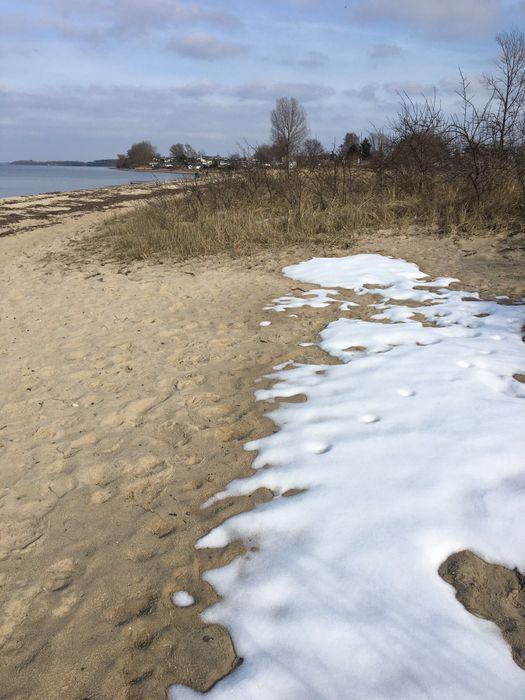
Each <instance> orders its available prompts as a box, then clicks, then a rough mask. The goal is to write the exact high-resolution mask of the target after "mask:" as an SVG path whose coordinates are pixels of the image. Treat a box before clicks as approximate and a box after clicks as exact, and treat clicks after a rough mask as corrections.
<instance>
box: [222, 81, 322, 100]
mask: <svg viewBox="0 0 525 700" xmlns="http://www.w3.org/2000/svg"><path fill="white" fill-rule="evenodd" d="M233 94H234V95H235V96H236V97H238V98H239V99H241V100H261V101H265V102H266V101H270V100H275V99H276V98H277V97H282V96H283V95H286V96H289V97H295V98H297V99H298V100H300V101H302V102H311V101H315V100H320V99H323V98H325V97H330V96H331V95H334V94H335V90H333V89H332V88H330V87H327V86H326V85H319V84H318V83H281V82H272V81H265V80H259V81H253V82H251V83H245V84H244V85H239V86H238V87H237V88H235V89H234V90H233Z"/></svg>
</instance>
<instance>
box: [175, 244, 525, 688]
mask: <svg viewBox="0 0 525 700" xmlns="http://www.w3.org/2000/svg"><path fill="white" fill-rule="evenodd" d="M285 272H286V274H288V276H290V277H292V278H294V279H298V280H302V281H304V282H310V283H313V284H321V285H327V286H329V287H334V286H337V287H340V288H347V289H353V290H354V291H357V292H358V293H359V294H362V295H363V296H366V295H368V294H374V295H380V296H381V297H382V299H383V300H382V302H381V303H380V304H379V305H377V306H378V311H379V312H380V313H378V315H377V318H376V319H375V320H374V321H372V322H370V321H363V320H361V319H353V320H349V319H339V320H337V321H335V322H333V323H331V324H329V325H328V326H327V328H326V329H325V330H324V331H323V332H322V333H321V342H320V347H321V348H322V349H323V350H325V351H326V352H327V353H329V354H330V355H332V356H334V357H337V358H338V359H339V360H340V361H341V363H342V364H339V365H308V364H304V365H303V364H298V363H293V362H289V363H283V364H281V365H280V366H279V367H278V368H276V372H275V373H274V374H273V375H270V378H271V379H273V380H274V381H275V383H274V385H273V386H272V388H271V389H264V390H259V391H258V392H257V393H256V397H257V399H259V400H265V401H268V400H273V401H275V400H277V399H281V398H286V397H290V396H293V395H296V394H304V395H305V396H306V397H307V401H306V402H304V403H293V404H292V403H287V404H284V403H283V404H281V405H280V406H279V407H278V408H277V409H276V410H274V411H273V412H272V413H271V414H270V416H271V418H272V419H273V421H274V422H275V423H276V425H277V426H278V427H279V430H278V432H276V433H274V434H272V435H269V436H267V437H264V438H262V439H259V440H254V441H252V442H250V443H248V444H247V445H246V449H248V450H257V452H258V454H257V456H256V458H255V460H254V467H255V469H256V470H257V471H256V473H255V474H254V475H253V476H252V477H250V478H249V479H242V480H236V481H233V482H232V483H231V484H230V485H229V486H228V487H227V488H226V489H225V491H224V492H223V493H222V494H218V495H217V496H216V497H215V499H217V498H221V497H230V496H232V495H242V494H248V493H251V492H253V491H254V490H255V489H257V488H259V487H266V488H269V489H271V490H272V491H274V493H276V494H282V493H286V492H287V491H288V490H291V489H295V490H301V491H302V493H301V496H300V498H275V499H274V500H272V501H271V502H269V503H265V504H261V505H259V506H258V507H257V508H256V509H254V510H252V511H250V512H246V513H242V514H240V515H238V516H236V517H233V518H231V519H229V520H227V521H226V522H224V523H223V524H222V525H221V526H219V527H218V528H216V529H215V530H213V531H212V532H210V533H209V534H208V535H207V536H206V537H204V538H202V539H201V540H200V542H199V543H198V546H199V547H223V546H225V545H226V544H228V543H229V542H232V541H233V540H236V539H241V540H243V541H244V542H246V543H257V548H258V551H257V552H256V553H250V555H249V558H248V557H240V558H238V559H236V560H235V561H234V562H232V563H231V564H229V565H228V566H226V567H224V568H221V569H216V570H213V571H209V572H207V573H206V574H205V576H204V578H205V579H206V580H207V581H209V582H210V583H211V584H212V585H213V587H214V588H215V589H216V591H217V592H218V593H219V595H220V596H221V597H222V600H221V601H220V602H219V603H217V604H216V605H214V606H212V607H211V608H209V609H208V610H207V611H206V612H205V613H204V614H203V618H204V619H205V620H206V621H209V622H217V623H220V624H224V625H227V626H228V627H229V629H230V630H231V633H232V637H233V640H234V643H235V646H236V649H237V652H238V654H239V655H240V656H242V657H243V658H244V663H243V665H242V666H240V667H239V668H238V669H237V670H236V671H235V672H234V673H233V674H231V675H230V676H228V677H227V678H225V679H223V680H222V681H221V682H220V683H218V684H217V685H216V686H214V687H213V688H212V689H211V690H210V691H209V693H208V695H209V698H210V700H223V699H224V700H246V699H249V700H267V698H276V699H277V700H310V699H311V700H320V699H327V700H339V699H340V698H350V697H351V698H355V699H356V700H365V699H366V700H416V699H417V700H419V699H420V698H436V699H438V698H447V699H450V700H474V699H475V700H479V699H480V698H481V699H483V700H492V699H493V700H500V699H501V698H503V697H504V698H505V699H506V700H518V699H519V700H522V698H523V697H525V674H524V673H523V671H522V670H520V669H519V668H518V666H517V665H516V664H514V662H513V661H512V657H511V654H510V650H509V648H508V647H507V646H506V644H505V642H504V641H503V639H502V637H501V635H500V632H499V630H498V629H497V628H496V627H495V626H494V625H492V624H491V623H489V622H487V621H484V620H481V619H479V618H476V617H475V616H473V615H471V614H469V613H468V612H467V611H466V610H465V609H464V608H463V607H462V606H461V605H460V604H459V603H458V602H457V601H456V600H455V597H454V591H453V590H452V588H451V587H450V586H448V585H447V584H445V583H444V582H443V581H442V580H441V579H440V578H439V576H438V574H437V568H438V566H439V564H440V563H441V562H442V561H443V560H444V559H445V558H446V557H447V556H448V555H449V554H450V553H452V552H454V551H458V550H460V549H465V548H468V549H472V550H474V551H475V552H476V553H478V554H480V555H481V556H482V557H484V558H485V559H486V560H488V561H490V562H497V563H502V564H505V565H507V566H509V567H515V566H517V567H519V568H521V569H523V568H524V567H525V530H524V528H523V513H524V512H525V476H524V462H523V455H524V454H525V433H524V431H523V425H525V401H524V400H523V399H524V398H525V386H524V385H523V384H521V383H519V382H517V381H515V380H514V379H513V374H515V373H523V372H524V371H525V352H524V351H525V345H524V344H523V342H522V340H521V328H522V326H523V324H524V323H525V307H524V306H520V305H513V306H511V305H504V306H503V305H499V304H497V303H496V302H485V301H481V300H479V298H478V297H477V295H473V294H472V293H469V294H467V293H466V292H458V291H452V290H449V289H447V286H448V284H449V283H450V281H452V280H451V278H440V279H439V280H434V281H426V278H427V276H426V275H425V274H424V273H422V272H421V271H420V270H419V268H418V267H417V266H416V265H414V264H413V263H409V262H406V261H404V260H394V259H392V258H386V257H383V256H380V255H357V256H351V257H348V258H340V259H330V258H316V259H313V260H311V261H308V262H305V263H301V264H300V265H294V266H290V267H288V268H285ZM365 285H368V286H370V285H371V286H372V287H373V288H371V289H367V288H366V287H365ZM321 291H322V290H316V293H315V296H314V297H313V299H314V303H319V304H321V305H323V304H324V303H325V302H327V301H328V298H329V297H330V299H331V300H333V296H334V292H333V289H328V290H324V291H325V294H322V293H321ZM403 299H406V300H410V301H415V302H416V303H417V302H421V303H422V304H423V305H422V306H417V307H414V306H411V307H403V306H399V304H394V303H389V302H391V301H399V300H403ZM294 303H295V302H294ZM330 303H331V301H330ZM301 305H304V304H301ZM284 308H286V306H285V304H283V309H284ZM287 308H291V307H287ZM415 314H417V315H418V318H422V319H423V322H421V321H419V320H417V321H416V320H414V315H415ZM352 348H354V349H352ZM355 348H359V351H356V350H355ZM407 399H410V400H407ZM379 419H380V420H379ZM266 466H270V467H271V468H270V469H263V468H262V467H266ZM197 697H199V695H198V694H197V693H194V692H193V691H191V690H189V689H188V688H183V687H181V686H173V687H172V688H171V689H170V698H171V699H172V700H174V699H177V700H188V699H190V698H191V699H194V698H197Z"/></svg>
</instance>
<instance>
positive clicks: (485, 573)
mask: <svg viewBox="0 0 525 700" xmlns="http://www.w3.org/2000/svg"><path fill="white" fill-rule="evenodd" d="M439 575H440V576H441V578H442V579H443V580H444V581H446V582H447V583H449V584H450V585H451V586H453V587H454V588H455V590H456V598H457V599H458V600H459V602H460V603H461V604H462V605H463V606H464V607H465V608H466V609H467V610H468V611H469V612H470V613H472V614H473V615H476V616H477V617H482V618H483V619H484V620H490V621H491V622H494V623H495V624H496V625H497V626H498V627H499V628H500V630H501V633H502V635H503V638H504V639H505V641H506V642H507V644H508V645H509V646H510V648H511V650H512V658H513V659H514V661H515V662H516V663H517V664H518V666H520V667H521V668H522V669H523V670H524V671H525V576H523V574H521V573H520V572H519V571H518V570H517V569H514V570H513V571H511V570H510V569H507V568H505V567H504V566H500V565H499V564H488V563H487V562H486V561H484V560H483V559H481V558H480V557H478V556H476V555H475V554H474V553H473V552H469V551H467V550H465V551H462V552H456V553H455V554H451V555H450V556H449V557H448V558H447V559H446V561H444V562H443V563H442V564H441V566H440V567H439Z"/></svg>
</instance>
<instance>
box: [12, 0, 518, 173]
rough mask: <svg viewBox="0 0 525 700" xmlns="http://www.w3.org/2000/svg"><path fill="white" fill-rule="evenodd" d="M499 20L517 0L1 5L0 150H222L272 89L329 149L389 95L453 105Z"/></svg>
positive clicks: (265, 118) (254, 139) (371, 117)
mask: <svg viewBox="0 0 525 700" xmlns="http://www.w3.org/2000/svg"><path fill="white" fill-rule="evenodd" d="M512 26H514V27H518V28H524V27H525V0H341V1H335V0H265V1H264V0H244V1H242V0H215V1H213V0H208V2H200V0H193V1H191V0H0V35H1V42H0V161H7V160H12V159H15V158H30V157H31V158H37V159H51V158H61V159H67V158H79V159H90V158H103V157H112V156H114V155H115V154H116V153H117V152H124V151H126V150H127V148H128V147H129V146H130V145H131V143H133V142H135V141H139V140H143V139H148V140H151V141H152V142H153V144H154V145H155V146H157V147H158V148H159V150H160V151H161V152H167V150H168V149H169V146H170V145H171V144H172V143H175V142H183V143H190V144H191V145H192V146H194V148H196V149H202V150H204V151H207V152H210V153H216V152H220V153H224V154H227V153H229V152H233V151H237V150H239V148H238V145H237V144H239V143H241V144H242V143H244V142H247V143H249V144H257V143H262V142H264V141H267V140H268V138H269V114H270V111H271V109H272V106H273V103H274V102H275V99H276V97H280V96H293V97H297V98H298V99H299V100H300V101H301V102H302V103H303V105H304V107H305V109H306V111H307V114H308V118H309V124H310V129H311V133H312V135H313V136H317V137H318V138H319V139H320V140H321V141H322V142H323V143H324V144H325V145H326V146H330V145H331V144H332V143H333V142H334V141H335V142H336V143H340V142H341V140H342V138H343V136H344V134H345V132H346V131H355V132H357V133H360V134H363V135H366V133H367V132H368V131H370V130H372V126H371V124H375V125H376V126H377V127H380V126H382V125H384V124H385V123H386V122H387V121H388V118H389V117H390V116H391V115H392V114H393V113H394V112H395V108H396V101H397V97H396V92H397V91H400V90H405V91H407V92H408V93H409V94H410V95H411V96H414V97H417V96H418V95H419V94H421V92H422V91H431V90H432V89H433V88H436V89H437V91H438V95H439V97H440V99H441V101H442V103H443V105H444V106H445V107H446V108H447V109H450V110H454V109H455V104H456V96H455V94H454V90H455V86H456V83H457V76H458V67H459V66H461V68H462V69H463V70H464V72H465V73H466V74H467V75H468V76H469V77H470V78H471V80H472V84H473V85H476V86H479V87H480V89H481V85H480V83H481V76H482V74H483V72H486V71H488V70H490V69H491V64H492V61H493V59H494V56H495V53H496V45H495V42H494V35H495V33H496V32H498V31H502V30H505V29H509V28H511V27H512Z"/></svg>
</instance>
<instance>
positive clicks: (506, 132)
mask: <svg viewBox="0 0 525 700" xmlns="http://www.w3.org/2000/svg"><path fill="white" fill-rule="evenodd" d="M496 41H497V42H498V44H499V47H500V54H499V56H498V58H497V60H496V67H497V72H496V74H495V75H489V76H485V81H486V83H487V86H488V87H489V88H490V90H491V92H492V99H493V101H494V105H495V112H494V130H495V137H496V138H495V141H496V145H497V146H498V148H499V149H500V150H503V149H504V148H505V147H506V146H508V145H511V142H512V141H513V140H514V138H515V136H516V131H517V130H519V127H520V122H521V120H522V119H523V111H524V110H525V34H524V33H523V32H522V31H518V30H517V29H513V30H511V31H510V32H504V33H503V34H497V35H496Z"/></svg>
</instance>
